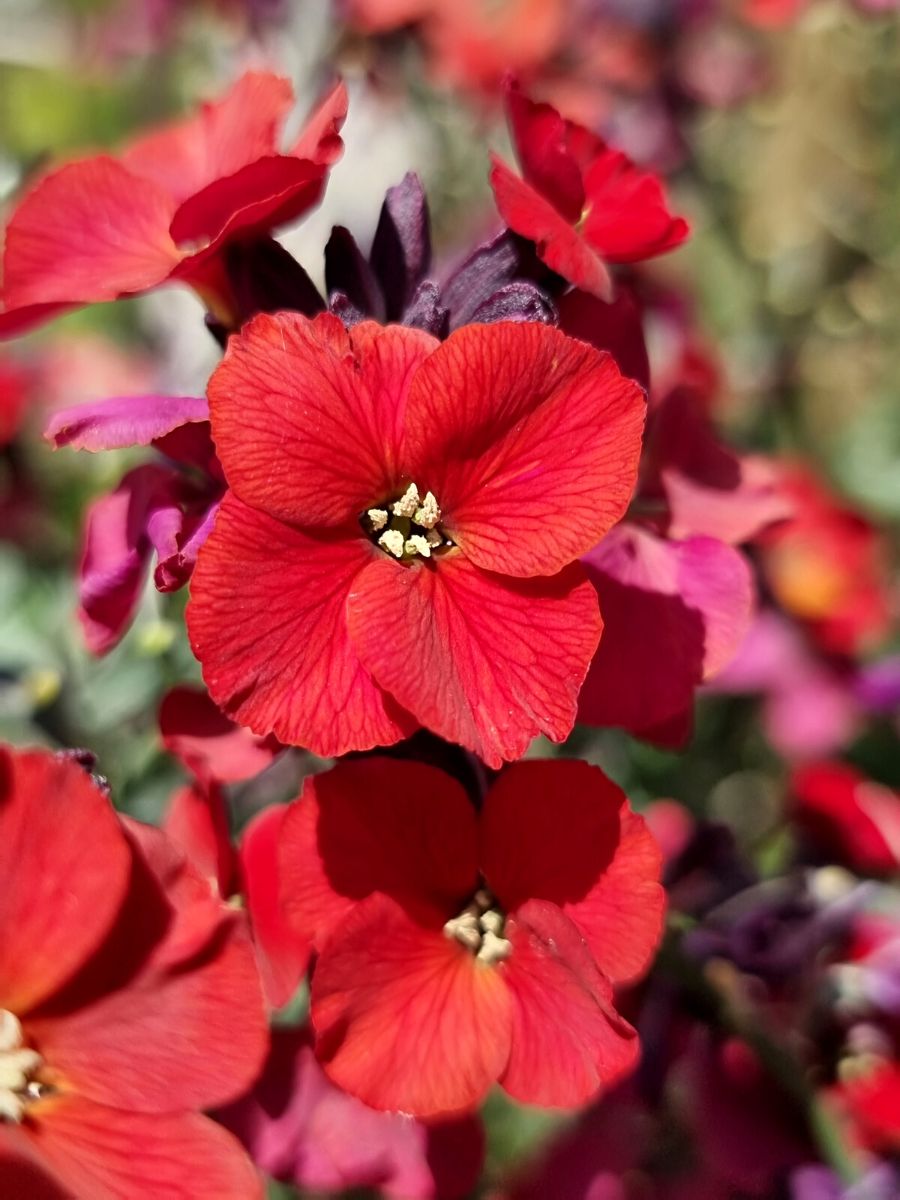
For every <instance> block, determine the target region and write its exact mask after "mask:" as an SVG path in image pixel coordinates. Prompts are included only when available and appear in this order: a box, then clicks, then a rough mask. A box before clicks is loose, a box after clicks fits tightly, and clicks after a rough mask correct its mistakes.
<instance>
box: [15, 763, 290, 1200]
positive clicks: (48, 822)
mask: <svg viewBox="0 0 900 1200" xmlns="http://www.w3.org/2000/svg"><path fill="white" fill-rule="evenodd" d="M265 1046H266V1026H265V1017H264V1010H263V1004H262V997H261V994H260V988H259V981H258V978H257V975H256V968H255V966H254V962H253V955H252V953H251V950H250V947H249V945H248V943H247V940H246V937H245V935H244V932H243V926H242V923H241V921H240V918H239V916H238V914H236V913H234V912H233V911H230V910H228V909H226V908H225V907H224V905H222V904H220V903H218V902H217V901H215V900H214V899H213V897H212V895H211V893H210V891H209V888H208V887H207V885H206V884H205V882H204V881H203V880H202V879H201V878H200V877H199V875H198V874H197V873H196V872H195V871H194V870H193V869H192V868H191V867H190V866H189V865H188V864H187V863H186V862H185V861H184V859H183V858H182V857H181V856H180V855H179V853H178V852H177V851H176V850H175V849H174V847H173V846H172V845H171V844H170V843H169V842H168V841H167V839H166V838H165V837H164V835H163V834H161V833H160V832H159V831H158V830H154V829H151V828H149V827H147V826H141V825H137V824H136V823H131V822H129V823H128V825H127V826H123V825H122V824H121V823H120V822H119V820H118V818H117V817H116V814H115V812H114V810H113V808H112V807H111V805H110V803H109V801H108V800H107V798H106V797H105V796H104V795H103V793H102V792H101V791H100V790H99V789H98V788H97V787H96V786H95V785H94V784H93V783H92V782H91V781H90V780H89V779H88V777H87V775H86V774H85V773H84V771H83V770H82V768H81V767H80V766H78V765H77V764H76V763H74V762H72V761H71V760H65V759H63V758H60V757H55V756H54V755H51V754H48V753H46V752H43V751H35V752H26V753H12V752H8V751H6V750H2V751H0V1192H2V1194H3V1195H4V1196H10V1195H12V1196H25V1195H27V1196H29V1197H34V1200H61V1197H62V1195H63V1194H64V1195H65V1196H66V1197H75V1198H79V1200H94V1198H95V1197H98V1196H101V1195H102V1196H105V1197H106V1196H108V1197H110V1198H113V1200H132V1198H133V1197H134V1196H138V1195H150V1194H154V1195H156V1194H159V1193H160V1192H161V1191H165V1194H166V1195H167V1196H169V1195H170V1196H172V1197H173V1200H188V1197H191V1198H194V1197H198V1196H202V1197H208V1198H209V1200H213V1197H215V1198H216V1200H224V1198H226V1197H227V1198H233V1200H248V1198H251V1197H256V1196H259V1197H261V1196H262V1190H261V1186H260V1183H259V1181H258V1179H257V1177H256V1175H255V1173H254V1171H253V1168H252V1167H251V1165H250V1163H249V1161H248V1160H247V1159H246V1158H245V1157H244V1155H243V1153H242V1152H241V1151H240V1149H239V1147H238V1146H237V1145H236V1143H235V1142H234V1141H233V1140H232V1139H231V1137H230V1135H228V1134H226V1133H225V1131H224V1130H222V1129H221V1128H220V1127H218V1126H217V1125H214V1124H213V1123H212V1122H211V1121H209V1120H207V1119H206V1118H205V1117H203V1116H201V1115H200V1110H201V1109H204V1108H208V1107H210V1106H212V1105H215V1104H221V1103H223V1102H225V1101H227V1100H229V1099H231V1098H233V1097H234V1096H235V1095H237V1094H240V1092H241V1091H242V1090H243V1089H245V1088H246V1087H247V1086H248V1084H249V1083H250V1082H251V1081H252V1080H253V1078H254V1077H255V1075H256V1073H257V1071H258V1070H259V1068H260V1065H261V1062H262V1059H263V1056H264V1053H265ZM198 1162H200V1163H202V1164H203V1172H202V1191H200V1192H198V1190H197V1186H198V1175H197V1164H198Z"/></svg>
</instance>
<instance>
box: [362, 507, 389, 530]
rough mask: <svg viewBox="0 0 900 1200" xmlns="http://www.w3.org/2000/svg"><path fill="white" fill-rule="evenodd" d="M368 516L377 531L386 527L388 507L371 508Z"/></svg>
mask: <svg viewBox="0 0 900 1200" xmlns="http://www.w3.org/2000/svg"><path fill="white" fill-rule="evenodd" d="M366 516H367V517H368V518H369V522H370V524H371V526H372V528H373V529H374V530H375V532H376V533H377V532H378V530H379V529H384V527H385V525H387V523H388V514H387V509H384V508H370V509H369V511H368V512H367V513H366Z"/></svg>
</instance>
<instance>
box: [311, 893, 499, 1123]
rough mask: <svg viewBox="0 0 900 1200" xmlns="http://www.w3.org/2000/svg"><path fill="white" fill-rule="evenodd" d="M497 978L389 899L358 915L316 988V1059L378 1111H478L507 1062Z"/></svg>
mask: <svg viewBox="0 0 900 1200" xmlns="http://www.w3.org/2000/svg"><path fill="white" fill-rule="evenodd" d="M509 1013H510V1009H509V996H508V993H507V989H506V986H505V984H504V981H503V979H502V978H501V976H500V974H499V972H497V971H495V970H494V969H493V968H491V967H489V966H485V965H484V964H482V963H479V962H477V960H476V959H475V957H474V955H472V954H471V953H470V952H469V951H468V950H466V949H464V948H463V947H462V946H461V945H460V944H459V942H456V941H454V940H452V939H450V938H446V937H444V935H443V933H442V932H441V929H440V926H438V927H436V928H431V929H428V928H425V927H423V926H421V925H416V924H414V922H413V921H412V920H410V918H409V917H408V916H407V915H406V914H405V912H404V911H403V909H402V908H401V907H400V906H399V905H398V904H396V903H395V902H394V901H393V900H390V899H389V898H388V897H386V896H371V897H370V898H369V899H368V900H365V901H363V902H362V903H361V904H359V905H357V907H356V908H355V909H354V910H353V912H352V913H351V914H350V915H349V916H348V918H347V920H346V921H345V922H344V924H343V925H342V927H341V932H340V936H339V937H336V938H334V939H333V941H332V942H331V943H330V944H329V945H328V946H327V947H326V949H325V950H324V951H323V953H322V955H321V957H320V958H319V962H318V965H317V967H316V972H315V976H314V978H313V986H312V997H311V1015H312V1022H313V1026H314V1027H315V1030H316V1038H317V1040H316V1054H317V1057H318V1058H319V1061H320V1062H321V1063H322V1064H323V1066H324V1068H325V1071H326V1074H327V1075H328V1076H329V1078H330V1079H331V1080H332V1081H333V1082H334V1083H336V1084H337V1085H338V1087H341V1088H343V1089H344V1091H347V1092H349V1093H350V1094H351V1095H353V1096H357V1097H359V1099H360V1100H363V1101H364V1102H365V1103H366V1104H368V1105H370V1106H371V1107H372V1108H380V1109H389V1110H394V1111H399V1112H406V1113H410V1114H412V1115H413V1116H419V1117H430V1116H440V1115H442V1114H448V1113H455V1112H462V1111H465V1110H466V1109H470V1108H474V1107H475V1106H476V1105H477V1104H479V1103H480V1101H481V1100H482V1099H483V1098H484V1096H485V1093H486V1092H487V1090H488V1088H489V1087H490V1085H491V1083H493V1081H494V1080H495V1079H496V1078H497V1076H498V1075H499V1074H500V1072H501V1071H502V1070H503V1067H504V1066H505V1064H506V1060H507V1057H508V1055H509Z"/></svg>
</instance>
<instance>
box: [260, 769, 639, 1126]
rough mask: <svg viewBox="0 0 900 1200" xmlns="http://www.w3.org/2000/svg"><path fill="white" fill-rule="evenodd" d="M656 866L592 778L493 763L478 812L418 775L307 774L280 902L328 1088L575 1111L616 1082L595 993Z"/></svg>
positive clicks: (448, 788) (292, 816)
mask: <svg viewBox="0 0 900 1200" xmlns="http://www.w3.org/2000/svg"><path fill="white" fill-rule="evenodd" d="M658 876H659V852H658V850H657V847H656V843H655V842H654V841H653V838H652V836H651V834H650V833H649V831H648V830H647V828H646V826H645V824H644V821H643V820H642V819H641V818H640V817H638V816H635V814H634V813H632V812H631V811H630V809H629V808H628V807H627V803H626V800H625V796H624V795H623V793H622V792H621V791H620V790H619V788H617V787H616V786H615V784H613V783H611V782H610V781H609V780H608V779H607V778H606V776H605V775H604V774H603V773H602V772H601V771H600V770H599V769H598V768H596V767H591V766H589V765H588V764H587V763H583V762H578V761H574V760H562V759H557V760H550V761H546V762H538V761H530V762H524V763H519V764H516V765H515V766H512V767H510V768H508V769H507V770H506V771H505V772H504V773H503V774H502V775H501V776H500V777H499V779H498V780H497V782H496V783H495V784H494V786H493V787H492V788H491V790H490V791H489V793H488V795H487V797H486V799H485V801H484V805H483V807H482V809H481V811H480V812H479V813H476V811H475V808H474V807H473V806H472V805H471V804H470V802H469V800H468V799H467V797H466V795H465V793H464V791H463V789H462V787H461V786H460V785H459V784H458V783H457V782H456V781H455V780H453V779H451V778H450V777H449V776H447V775H444V774H443V773H442V772H440V771H438V770H436V769H435V768H433V767H430V766H426V765H424V764H421V763H414V762H406V761H404V762H400V761H394V760H391V759H379V758H374V759H367V760H361V761H351V762H344V763H341V764H340V765H339V766H337V767H335V768H334V769H333V770H332V771H330V772H328V773H327V774H325V775H319V776H317V777H315V778H311V779H308V780H307V781H306V783H305V786H304V791H303V796H302V798H301V799H300V800H299V801H297V802H296V803H295V804H294V805H293V806H292V807H291V809H290V811H289V813H288V816H287V817H286V819H285V822H284V827H283V831H282V840H281V879H282V900H283V903H284V906H285V910H286V914H287V917H288V920H289V921H290V922H291V923H292V924H293V925H294V927H295V928H296V929H297V931H298V934H300V935H302V936H309V937H312V938H313V939H314V944H315V946H316V948H317V950H318V953H319V958H318V962H317V965H316V968H315V972H314V975H313V984H312V997H311V1018H312V1023H313V1026H314V1028H315V1030H316V1037H317V1041H316V1052H317V1055H318V1057H319V1059H320V1061H321V1062H322V1063H323V1065H324V1067H325V1070H326V1072H327V1073H328V1075H329V1076H330V1078H331V1079H332V1080H333V1081H334V1082H335V1083H337V1084H338V1086H339V1087H342V1088H344V1089H345V1090H346V1091H348V1092H350V1093H351V1094H352V1095H355V1096H358V1097H359V1098H360V1099H362V1100H364V1101H365V1102H366V1103H367V1104H369V1105H371V1106H372V1107H374V1108H380V1109H389V1110H399V1111H403V1112H408V1113H412V1114H413V1115H415V1116H422V1117H426V1116H432V1115H438V1114H441V1113H453V1112H459V1111H463V1110H465V1109H468V1108H471V1107H472V1106H474V1105H476V1104H478V1103H479V1102H480V1101H481V1099H482V1098H483V1097H484V1095H485V1093H486V1092H487V1090H488V1088H489V1087H490V1086H491V1084H492V1083H493V1082H494V1081H495V1080H499V1082H500V1084H501V1085H502V1086H503V1087H504V1088H505V1089H506V1091H507V1092H509V1093H510V1095H512V1096H513V1097H515V1098H516V1099H518V1100H521V1101H524V1102H526V1103H532V1104H541V1105H551V1106H560V1107H569V1106H573V1105H578V1104H582V1103H583V1102H584V1101H586V1100H588V1099H589V1098H590V1097H591V1096H593V1095H595V1094H596V1093H597V1092H598V1091H599V1090H600V1089H601V1088H605V1087H607V1086H609V1085H610V1084H611V1083H613V1082H614V1081H615V1080H617V1079H618V1078H620V1077H621V1076H622V1075H624V1074H626V1073H627V1072H628V1071H630V1070H631V1069H632V1068H633V1067H634V1065H635V1061H636V1058H637V1053H638V1045H637V1040H636V1036H635V1033H634V1030H633V1029H632V1028H631V1027H630V1026H629V1025H628V1024H627V1023H626V1022H625V1021H624V1020H623V1018H622V1017H620V1016H619V1015H618V1013H617V1012H616V1010H615V1007H614V1004H613V991H612V986H613V984H618V983H624V982H628V981H631V980H634V979H635V978H636V977H638V976H640V975H641V973H642V972H643V971H644V970H645V969H646V966H647V963H648V960H649V958H650V956H651V954H652V952H653V950H654V947H655V946H656V942H657V939H658V936H659V932H660V922H661V917H662V909H663V893H662V890H661V888H660V886H659V884H658V882H657V880H658Z"/></svg>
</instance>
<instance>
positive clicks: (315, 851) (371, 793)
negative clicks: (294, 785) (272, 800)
mask: <svg viewBox="0 0 900 1200" xmlns="http://www.w3.org/2000/svg"><path fill="white" fill-rule="evenodd" d="M281 846H282V849H281V860H280V861H281V880H282V899H283V903H284V907H285V911H286V913H287V914H288V916H289V918H290V920H291V921H292V922H293V924H294V925H295V926H296V928H297V929H299V930H300V931H301V933H304V934H305V935H306V936H308V937H311V938H314V939H315V941H316V944H317V945H318V946H319V947H320V948H321V947H323V946H324V945H325V943H326V942H327V940H328V938H329V937H330V935H331V933H332V932H333V931H334V930H335V929H336V928H337V927H339V926H340V924H341V922H342V921H343V920H344V918H345V917H346V916H347V914H348V913H349V912H350V910H351V909H352V908H353V907H354V905H355V904H357V903H358V902H359V901H360V900H363V899H365V898H366V897H367V896H369V895H371V894H372V893H373V892H382V893H385V894H386V895H389V896H392V897H393V898H394V899H395V900H397V901H399V902H400V903H401V904H403V905H404V906H405V907H406V908H408V909H411V908H414V907H416V908H417V907H418V906H422V905H424V906H425V909H424V911H425V913H426V914H428V915H429V916H433V917H434V919H435V920H437V921H438V923H439V924H442V923H443V921H445V920H446V919H447V918H449V917H451V916H455V914H456V913H457V912H458V911H459V910H460V909H461V908H462V906H463V905H464V904H465V902H466V900H467V899H468V897H469V896H470V895H471V894H472V893H473V892H474V891H475V889H476V887H477V886H478V868H477V861H476V832H475V810H474V808H473V807H472V805H471V804H470V802H469V800H468V798H467V797H466V794H465V792H464V791H463V789H462V787H461V786H460V784H458V783H457V782H456V780H455V779H452V778H451V777H450V776H449V775H446V774H444V772H443V771H439V770H437V769H436V768H435V767H431V766H426V765H425V764H424V763H416V762H398V761H395V760H394V759H388V758H367V759H364V760H361V761H359V762H343V763H339V764H338V765H337V766H336V767H335V768H334V769H333V770H331V771H329V772H328V773H327V774H325V775H317V776H312V777H309V778H307V779H306V781H305V783H304V786H303V795H302V797H301V799H300V800H299V801H297V803H295V804H293V805H291V809H290V813H289V815H288V817H287V820H286V821H285V824H284V831H283V833H282V842H281Z"/></svg>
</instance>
